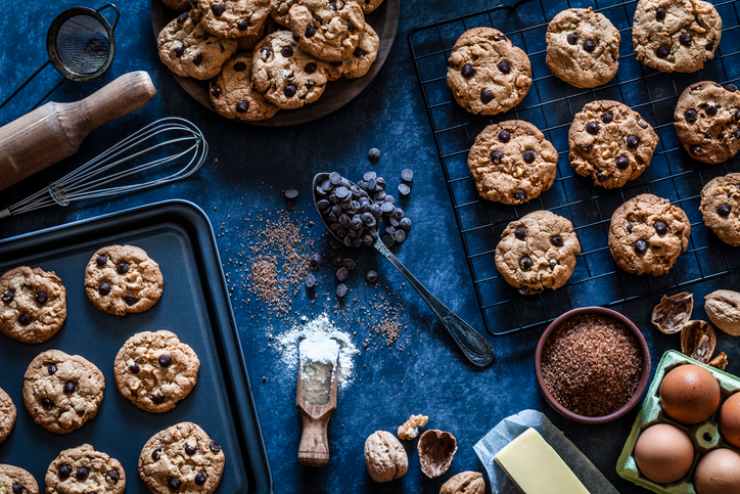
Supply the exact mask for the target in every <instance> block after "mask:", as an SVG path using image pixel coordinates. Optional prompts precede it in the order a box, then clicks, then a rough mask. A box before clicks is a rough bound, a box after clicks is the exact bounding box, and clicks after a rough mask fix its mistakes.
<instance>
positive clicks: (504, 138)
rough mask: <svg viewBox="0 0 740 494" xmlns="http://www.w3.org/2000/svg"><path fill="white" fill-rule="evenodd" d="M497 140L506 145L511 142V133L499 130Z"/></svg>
mask: <svg viewBox="0 0 740 494" xmlns="http://www.w3.org/2000/svg"><path fill="white" fill-rule="evenodd" d="M498 140H499V141H500V142H503V143H507V142H509V141H510V140H511V132H509V131H508V130H506V129H503V130H500V131H499V133H498Z"/></svg>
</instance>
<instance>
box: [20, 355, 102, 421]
mask: <svg viewBox="0 0 740 494" xmlns="http://www.w3.org/2000/svg"><path fill="white" fill-rule="evenodd" d="M104 391H105V377H104V376H103V373H102V372H100V369H98V368H97V367H96V366H95V364H93V363H92V362H90V361H88V360H87V359H85V358H83V357H81V356H79V355H67V354H66V353H64V352H62V351H60V350H47V351H45V352H43V353H41V354H39V355H37V356H36V358H34V359H33V360H32V361H31V363H30V364H29V366H28V369H27V370H26V373H25V375H24V376H23V403H24V405H25V406H26V409H27V410H28V413H29V414H30V415H31V417H32V418H33V420H34V421H35V422H36V423H37V424H38V425H40V426H41V427H43V428H44V429H46V430H48V431H49V432H54V433H57V434H67V433H70V432H72V431H75V430H77V429H79V428H80V427H82V426H83V425H85V424H86V423H87V422H88V421H90V420H92V419H93V418H95V416H96V415H97V414H98V409H99V408H100V404H101V403H102V401H103V393H104Z"/></svg>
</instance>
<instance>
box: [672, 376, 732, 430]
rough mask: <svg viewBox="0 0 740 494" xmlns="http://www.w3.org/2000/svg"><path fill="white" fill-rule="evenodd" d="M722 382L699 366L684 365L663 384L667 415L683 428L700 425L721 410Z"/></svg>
mask: <svg viewBox="0 0 740 494" xmlns="http://www.w3.org/2000/svg"><path fill="white" fill-rule="evenodd" d="M720 398H721V396H720V389H719V382H717V380H716V379H715V378H714V376H713V375H712V374H711V373H710V372H709V371H707V370H705V369H703V368H701V367H699V366H698V365H691V364H686V365H680V366H678V367H676V368H675V369H673V370H672V371H670V372H669V373H668V374H666V376H665V377H664V378H663V382H662V383H661V384H660V405H661V407H663V411H664V412H665V413H666V414H668V416H670V417H671V418H673V419H676V420H678V421H679V422H681V423H683V424H699V423H701V422H704V421H705V420H707V419H709V417H711V416H712V415H714V413H715V412H716V411H717V409H718V408H719V401H720Z"/></svg>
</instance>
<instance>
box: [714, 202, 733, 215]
mask: <svg viewBox="0 0 740 494" xmlns="http://www.w3.org/2000/svg"><path fill="white" fill-rule="evenodd" d="M731 212H732V206H730V205H729V204H727V203H723V204H720V205H719V206H717V214H718V215H720V216H722V217H723V218H727V217H728V216H730V213H731Z"/></svg>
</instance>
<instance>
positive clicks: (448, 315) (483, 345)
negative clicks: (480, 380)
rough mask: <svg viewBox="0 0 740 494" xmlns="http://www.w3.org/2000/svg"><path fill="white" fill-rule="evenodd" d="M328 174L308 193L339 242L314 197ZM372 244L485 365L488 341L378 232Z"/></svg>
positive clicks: (321, 175)
mask: <svg viewBox="0 0 740 494" xmlns="http://www.w3.org/2000/svg"><path fill="white" fill-rule="evenodd" d="M328 178H329V173H318V174H316V176H314V178H313V184H312V187H311V196H312V197H313V204H314V208H315V209H316V212H317V213H319V217H321V222H322V223H323V224H324V226H325V227H326V230H327V231H328V232H329V234H330V235H331V236H332V237H334V238H335V239H336V240H337V241H339V242H341V241H342V239H340V238H338V237H337V236H336V235H335V234H334V232H333V231H332V230H331V229H330V228H329V225H327V224H326V220H325V219H324V215H323V214H321V210H320V209H319V206H318V204H317V198H316V187H317V185H319V184H321V183H323V182H325V181H326V180H327V179H328ZM373 239H374V241H373V244H372V246H373V247H374V248H375V250H376V251H378V252H380V253H381V254H382V255H383V257H385V258H386V259H388V261H390V263H391V264H393V266H395V267H396V269H398V270H399V271H400V272H401V274H403V275H404V276H405V277H406V279H407V280H408V282H409V283H410V284H411V286H413V287H414V288H415V289H416V291H417V292H418V293H419V295H420V296H421V298H422V299H424V301H425V302H426V303H427V305H429V308H430V309H432V312H434V313H435V314H436V316H437V317H438V318H439V321H440V323H442V326H444V328H445V329H446V330H447V332H448V333H449V334H450V336H451V337H452V339H453V340H454V341H455V343H457V346H458V347H460V350H462V352H463V354H464V355H465V357H467V359H468V360H470V362H471V363H472V364H474V365H476V366H478V367H487V366H489V365H490V364H491V363H493V361H494V355H493V350H492V349H491V346H490V345H489V344H488V341H486V339H485V338H484V337H483V336H481V334H480V333H479V332H478V331H476V330H475V329H474V328H473V327H472V326H470V325H469V324H468V323H466V322H465V321H463V320H462V318H460V316H458V315H457V314H455V313H454V312H452V311H451V310H450V309H449V308H448V307H447V306H446V305H445V304H443V303H442V302H441V301H440V300H439V299H438V298H437V297H435V296H434V295H432V293H431V292H430V291H429V290H428V289H427V288H426V287H425V286H424V285H423V284H422V283H421V282H420V281H419V280H418V279H417V278H416V277H415V276H414V275H413V274H412V273H411V271H409V269H408V268H407V267H406V266H404V265H403V263H402V262H401V261H400V259H398V258H397V257H396V256H395V255H394V254H393V252H391V251H390V250H389V249H388V247H386V245H385V244H384V243H383V241H382V240H381V239H380V237H379V236H378V234H377V232H374V233H373Z"/></svg>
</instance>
